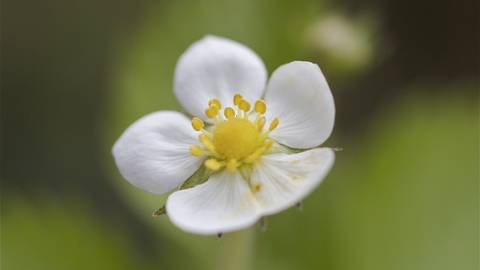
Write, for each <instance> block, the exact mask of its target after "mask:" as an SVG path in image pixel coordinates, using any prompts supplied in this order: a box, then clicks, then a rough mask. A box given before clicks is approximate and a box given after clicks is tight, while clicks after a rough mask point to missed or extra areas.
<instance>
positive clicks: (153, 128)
mask: <svg viewBox="0 0 480 270" xmlns="http://www.w3.org/2000/svg"><path fill="white" fill-rule="evenodd" d="M197 136H198V135H197V132H195V131H194V130H193V128H192V127H191V125H190V121H189V120H188V118H186V117H185V116H184V115H182V114H180V113H178V112H172V111H161V112H154V113H151V114H148V115H146V116H144V117H142V118H140V119H139V120H137V121H136V122H135V123H133V124H132V125H131V126H130V127H129V128H128V129H127V130H126V131H125V132H124V133H123V134H122V136H120V138H119V139H118V140H117V142H116V143H115V145H114V146H113V149H112V153H113V156H114V157H115V162H116V163H117V166H118V168H119V169H120V172H121V174H122V175H123V177H124V178H125V179H127V180H128V181H129V182H130V183H132V185H134V186H136V187H138V188H141V189H143V190H146V191H149V192H152V193H157V194H158V193H165V192H167V191H169V190H171V189H173V188H175V187H178V186H180V185H181V184H182V183H183V182H184V181H185V180H187V178H188V177H189V176H191V175H192V174H193V173H194V172H195V171H196V170H197V169H198V168H199V167H200V165H201V164H202V162H203V160H204V159H203V158H198V157H195V156H193V155H192V154H191V153H190V146H192V145H193V144H198V143H199V142H198V140H197Z"/></svg>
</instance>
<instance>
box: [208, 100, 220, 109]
mask: <svg viewBox="0 0 480 270" xmlns="http://www.w3.org/2000/svg"><path fill="white" fill-rule="evenodd" d="M212 104H215V105H217V107H218V109H219V110H221V109H222V103H220V100H218V99H216V98H213V99H211V100H210V101H209V102H208V106H212Z"/></svg>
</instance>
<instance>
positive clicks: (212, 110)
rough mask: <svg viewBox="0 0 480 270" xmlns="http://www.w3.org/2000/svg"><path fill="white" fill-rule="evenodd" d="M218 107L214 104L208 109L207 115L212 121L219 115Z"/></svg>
mask: <svg viewBox="0 0 480 270" xmlns="http://www.w3.org/2000/svg"><path fill="white" fill-rule="evenodd" d="M218 111H219V109H218V107H217V105H215V104H212V105H210V107H208V108H207V109H206V110H205V115H206V116H207V117H208V118H210V119H213V118H214V117H215V116H217V114H218Z"/></svg>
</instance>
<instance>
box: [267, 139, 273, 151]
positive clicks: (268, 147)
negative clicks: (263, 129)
mask: <svg viewBox="0 0 480 270" xmlns="http://www.w3.org/2000/svg"><path fill="white" fill-rule="evenodd" d="M272 145H273V140H271V139H267V140H265V151H266V150H268V149H270V147H272Z"/></svg>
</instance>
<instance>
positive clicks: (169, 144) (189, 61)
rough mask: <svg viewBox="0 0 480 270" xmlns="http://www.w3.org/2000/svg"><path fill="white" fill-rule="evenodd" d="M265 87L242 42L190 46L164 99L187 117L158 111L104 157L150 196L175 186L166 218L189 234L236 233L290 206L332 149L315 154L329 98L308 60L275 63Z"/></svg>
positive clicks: (329, 113) (318, 174) (330, 115)
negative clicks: (170, 97)
mask: <svg viewBox="0 0 480 270" xmlns="http://www.w3.org/2000/svg"><path fill="white" fill-rule="evenodd" d="M266 81H267V72H266V69H265V66H264V64H263V62H262V60H261V59H260V58H259V57H258V56H257V55H256V54H255V53H254V52H253V51H252V50H250V49H249V48H247V47H245V46H244V45H242V44H239V43H237V42H234V41H231V40H228V39H225V38H219V37H214V36H206V37H205V38H203V39H202V40H200V41H198V42H196V43H194V44H193V45H191V46H190V47H189V48H188V49H187V51H186V52H185V53H184V54H183V55H182V56H181V57H180V59H179V61H178V63H177V66H176V69H175V78H174V92H175V94H176V96H177V98H178V100H179V101H180V103H181V104H182V105H183V106H184V108H185V110H186V111H187V112H188V113H189V114H191V115H193V116H196V117H194V118H193V119H192V120H189V118H187V117H186V116H184V115H183V114H181V113H179V112H174V111H159V112H154V113H151V114H149V115H146V116H144V117H142V118H141V119H139V120H138V121H136V122H135V123H133V124H132V125H131V126H130V127H129V128H128V129H127V130H126V131H125V132H124V133H123V135H122V136H121V137H120V138H119V139H118V141H117V142H116V143H115V145H114V146H113V150H112V152H113V155H114V157H115V161H116V164H117V166H118V168H119V169H120V172H121V174H122V175H123V177H124V178H125V179H127V180H128V181H129V182H130V183H132V184H133V185H134V186H136V187H138V188H141V189H144V190H146V191H149V192H152V193H156V194H158V193H165V192H168V191H170V190H172V189H173V188H176V187H179V186H181V188H180V189H179V190H178V191H175V192H173V193H172V194H171V195H170V196H169V197H168V200H167V202H166V211H167V214H168V216H169V218H170V220H171V221H172V222H173V223H174V224H175V225H176V226H178V227H179V228H181V229H183V230H185V231H188V232H193V233H199V234H217V233H219V232H228V231H233V230H238V229H242V228H245V227H247V226H250V225H252V224H253V223H255V222H256V221H258V220H259V219H260V218H261V217H262V216H265V215H271V214H275V213H277V212H280V211H282V210H284V209H286V208H289V207H291V206H293V205H295V204H296V203H298V202H300V201H301V200H302V199H303V198H304V197H305V196H307V195H308V194H309V193H310V192H311V191H312V190H313V189H314V188H315V187H316V186H317V185H318V184H319V183H320V182H321V181H322V180H323V178H324V177H325V176H326V174H327V173H328V171H329V170H330V168H331V167H332V165H333V161H334V153H333V150H332V149H330V148H319V147H318V146H319V145H320V144H322V143H323V142H324V141H325V140H326V139H327V138H328V137H329V136H330V133H331V132H332V128H333V123H334V117H335V106H334V102H333V97H332V94H331V92H330V89H329V87H328V84H327V82H326V81H325V78H324V76H323V74H322V72H321V71H320V69H319V67H318V66H317V65H315V64H312V63H309V62H298V61H296V62H291V63H289V64H285V65H283V66H281V67H279V68H278V69H277V70H276V71H275V72H274V73H273V74H272V76H271V78H270V80H269V82H268V84H266ZM264 92H265V93H264ZM262 97H263V100H262V99H261V98H262ZM250 101H255V102H254V103H250ZM251 104H253V105H251ZM300 149H304V150H300Z"/></svg>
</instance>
